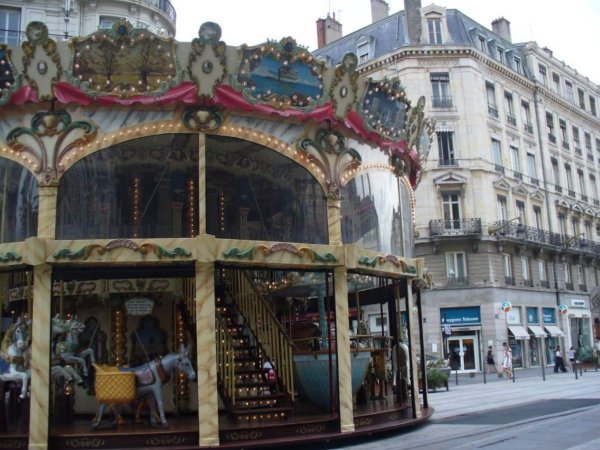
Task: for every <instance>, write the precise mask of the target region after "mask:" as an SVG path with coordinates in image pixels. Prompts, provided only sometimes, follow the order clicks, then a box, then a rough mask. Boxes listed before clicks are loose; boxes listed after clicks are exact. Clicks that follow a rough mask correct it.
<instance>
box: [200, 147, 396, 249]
mask: <svg viewBox="0 0 600 450" xmlns="http://www.w3.org/2000/svg"><path fill="white" fill-rule="evenodd" d="M206 148H207V150H206V219H207V220H206V228H207V232H208V233H209V234H214V235H215V236H217V237H219V238H229V239H254V240H263V239H264V240H269V241H286V242H308V243H314V244H326V243H327V242H328V232H327V204H326V200H325V193H324V192H323V189H322V188H321V186H320V185H319V183H318V182H317V180H316V179H315V178H314V177H313V176H312V175H311V174H310V173H309V172H308V171H307V170H306V169H304V168H303V167H302V166H300V165H299V164H297V163H295V162H293V161H292V160H290V159H289V158H287V157H285V156H283V155H280V154H279V153H277V152H276V151H274V150H271V149H269V148H267V147H263V146H262V145H259V144H255V143H252V142H248V141H243V140H240V139H235V138H228V137H218V136H207V138H206ZM374 184H375V185H376V183H374ZM384 192H386V191H384ZM366 195H367V198H361V197H357V196H356V195H354V196H351V195H350V193H347V194H344V196H345V197H344V198H345V200H346V201H348V202H355V203H356V205H355V206H356V207H357V209H358V211H357V213H356V216H357V217H359V218H360V219H361V220H363V221H364V222H363V223H361V222H360V221H359V220H357V222H356V223H357V228H358V229H361V230H362V229H364V228H363V227H365V228H366V227H367V226H368V225H369V220H370V219H373V216H368V215H365V214H368V212H369V211H368V210H367V211H365V210H363V209H361V208H364V207H366V206H367V203H368V202H369V201H373V195H375V198H377V197H380V196H382V195H383V194H382V193H377V194H375V193H368V194H366ZM360 213H362V214H363V215H362V216H359V214H360ZM374 220H376V219H374Z"/></svg>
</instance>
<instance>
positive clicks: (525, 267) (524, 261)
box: [521, 256, 531, 282]
mask: <svg viewBox="0 0 600 450" xmlns="http://www.w3.org/2000/svg"><path fill="white" fill-rule="evenodd" d="M521 273H522V275H523V280H525V281H526V282H527V281H529V280H531V278H530V277H529V259H528V258H527V256H521Z"/></svg>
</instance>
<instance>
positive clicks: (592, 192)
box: [590, 174, 598, 200]
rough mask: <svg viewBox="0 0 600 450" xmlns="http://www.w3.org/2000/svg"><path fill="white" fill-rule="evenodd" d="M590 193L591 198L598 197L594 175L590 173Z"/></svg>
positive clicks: (595, 198)
mask: <svg viewBox="0 0 600 450" xmlns="http://www.w3.org/2000/svg"><path fill="white" fill-rule="evenodd" d="M590 195H591V197H592V199H593V200H597V199H598V186H596V177H595V176H594V175H591V174H590Z"/></svg>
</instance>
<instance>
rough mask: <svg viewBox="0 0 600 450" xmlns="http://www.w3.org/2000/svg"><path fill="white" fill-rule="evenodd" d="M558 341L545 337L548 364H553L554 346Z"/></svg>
mask: <svg viewBox="0 0 600 450" xmlns="http://www.w3.org/2000/svg"><path fill="white" fill-rule="evenodd" d="M557 345H558V341H557V339H556V338H554V337H551V336H548V337H547V338H546V364H547V365H549V366H552V365H554V353H555V352H556V346H557Z"/></svg>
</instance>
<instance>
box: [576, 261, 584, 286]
mask: <svg viewBox="0 0 600 450" xmlns="http://www.w3.org/2000/svg"><path fill="white" fill-rule="evenodd" d="M577 284H578V285H579V289H580V290H583V289H585V284H586V283H585V271H584V270H583V266H582V265H580V264H577Z"/></svg>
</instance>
